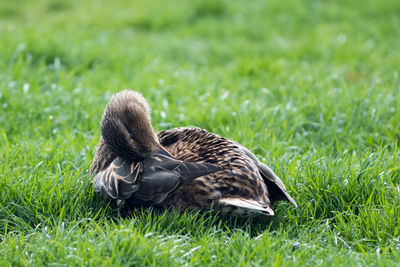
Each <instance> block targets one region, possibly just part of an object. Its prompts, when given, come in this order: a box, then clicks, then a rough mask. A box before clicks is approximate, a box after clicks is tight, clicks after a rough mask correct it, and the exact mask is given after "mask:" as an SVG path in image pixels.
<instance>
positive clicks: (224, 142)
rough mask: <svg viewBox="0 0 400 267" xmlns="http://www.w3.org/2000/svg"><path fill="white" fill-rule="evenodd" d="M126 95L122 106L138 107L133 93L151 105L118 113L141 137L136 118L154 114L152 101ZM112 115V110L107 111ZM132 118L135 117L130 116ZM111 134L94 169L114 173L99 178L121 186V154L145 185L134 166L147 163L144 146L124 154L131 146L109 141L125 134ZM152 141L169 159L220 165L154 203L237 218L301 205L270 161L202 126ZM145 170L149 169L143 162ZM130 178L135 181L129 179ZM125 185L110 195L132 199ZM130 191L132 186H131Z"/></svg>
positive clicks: (123, 169) (167, 133)
mask: <svg viewBox="0 0 400 267" xmlns="http://www.w3.org/2000/svg"><path fill="white" fill-rule="evenodd" d="M124 94H127V95H129V99H130V100H129V101H122V102H119V105H125V106H126V107H129V106H132V105H130V104H129V103H130V102H132V100H131V97H132V98H135V99H134V101H133V102H135V103H140V102H144V103H142V104H140V105H135V106H136V107H138V106H139V107H140V106H143V107H147V109H146V110H147V111H145V112H143V110H141V111H139V112H137V110H138V108H135V109H134V110H130V112H125V113H124V112H122V113H119V115H118V116H122V117H123V118H121V119H119V120H120V121H131V123H130V125H133V127H127V128H129V130H128V131H134V134H135V135H139V134H141V133H142V132H141V131H142V130H143V129H142V128H140V127H139V128H135V126H134V125H139V124H138V123H133V122H132V121H134V120H142V119H144V118H148V117H149V116H148V105H147V103H146V102H145V100H144V99H143V98H140V97H139V98H136V97H135V94H137V93H132V94H130V93H129V91H125V93H124ZM125 106H124V107H121V106H119V107H118V108H119V109H121V108H122V109H124V108H126V107H125ZM128 109H129V108H128ZM139 110H140V108H139ZM136 112H137V113H136ZM106 113H107V111H106V112H105V114H106ZM114 116H116V115H114ZM118 116H116V117H118ZM126 116H128V117H130V118H125V117H126ZM104 117H105V116H103V121H102V125H104ZM124 125H125V124H124ZM140 125H143V124H140ZM112 127H113V129H114V130H113V131H115V130H116V129H118V127H115V125H113V126H112ZM123 127H125V126H123ZM151 130H152V128H151ZM105 132H107V131H104V130H103V127H102V135H103V137H105V136H104V133H105ZM108 132H109V133H108V137H105V138H104V140H100V144H99V149H98V152H97V154H96V156H95V159H94V160H93V163H92V166H91V171H92V172H93V171H103V173H108V175H101V176H98V179H97V181H100V183H99V184H102V183H104V181H106V180H107V179H108V180H107V183H108V185H115V184H117V183H115V181H113V179H116V178H115V177H117V175H114V174H115V173H116V172H117V171H116V170H115V169H110V168H113V167H112V166H113V164H111V162H112V161H113V160H114V159H115V157H116V155H118V156H119V157H122V158H124V159H125V160H126V161H127V162H128V161H129V162H130V164H131V165H129V164H127V165H126V166H125V167H124V165H123V164H122V165H121V164H120V165H119V166H120V169H119V170H118V172H121V173H124V174H127V175H125V176H124V177H128V178H129V174H128V173H129V172H131V176H130V177H131V179H135V181H136V182H139V183H140V181H141V179H142V176H141V175H142V174H141V173H139V174H138V173H137V172H135V171H132V170H136V169H135V167H132V166H137V165H136V164H141V163H140V162H141V160H142V159H143V157H140V155H139V156H137V155H138V154H140V153H137V152H136V151H135V150H136V149H137V147H140V144H139V145H136V148H134V147H133V146H131V148H129V149H130V150H132V152H129V153H126V152H123V153H121V152H120V150H123V151H126V150H127V149H126V148H120V149H119V148H118V147H119V146H120V140H113V142H112V143H113V146H114V148H113V149H111V148H109V147H110V146H109V144H108V143H109V142H108V141H107V140H108V139H109V138H116V139H118V138H120V137H115V136H113V135H112V134H110V133H111V132H112V131H108ZM146 132H151V131H146ZM117 136H118V135H117ZM150 136H151V135H150ZM151 143H152V144H154V143H155V144H157V143H159V144H161V145H162V146H163V147H164V148H165V149H166V151H165V150H162V151H163V153H164V157H171V156H170V154H169V153H171V154H172V155H173V156H174V157H175V159H176V160H180V161H183V162H196V163H198V164H210V166H215V165H217V166H219V168H220V169H219V170H217V171H216V170H214V171H213V172H211V171H210V173H208V174H204V175H198V176H200V177H198V178H197V179H194V180H192V181H190V182H187V183H185V184H183V183H182V184H183V185H182V184H180V185H179V186H178V187H176V188H175V189H174V191H171V192H170V193H169V194H168V197H167V198H166V199H165V200H164V199H162V200H161V201H160V199H158V201H159V202H158V201H157V202H158V203H156V202H155V201H153V202H152V204H159V205H161V206H168V207H169V206H173V207H176V208H178V209H181V210H185V209H197V208H200V209H203V210H209V209H211V208H212V209H214V210H221V211H223V212H225V213H228V214H231V215H237V216H254V215H258V214H264V215H273V214H274V212H273V210H272V208H273V204H274V202H276V201H278V200H288V201H290V202H291V203H292V204H293V205H294V206H297V204H296V202H295V201H294V200H293V198H291V197H290V195H289V194H288V193H287V191H286V188H285V186H284V185H283V183H282V181H281V180H280V179H279V178H278V177H277V176H276V175H275V174H274V173H273V172H272V171H271V170H270V169H269V168H268V167H267V166H266V165H264V164H262V163H260V162H259V161H258V159H257V158H256V157H255V156H254V155H253V154H252V153H251V152H250V151H249V150H248V149H247V148H245V147H243V146H242V145H240V144H238V143H236V142H233V141H231V140H228V139H226V138H222V137H220V136H218V135H215V134H212V133H209V132H207V131H205V130H202V129H199V128H176V129H171V130H167V131H162V132H160V133H159V134H158V140H157V141H156V142H154V141H153V140H152V141H151ZM115 144H117V145H115ZM162 146H158V145H156V146H154V147H155V150H157V149H159V147H162ZM142 154H144V158H146V157H148V154H146V153H142ZM122 155H124V156H122ZM113 157H114V158H113ZM110 164H111V165H110ZM132 164H133V165H132ZM211 164H212V165H211ZM110 166H111V167H110ZM148 166H151V167H152V168H155V169H157V163H156V162H155V161H152V162H151V164H148ZM141 168H143V166H142V167H141ZM146 168H150V167H145V169H146ZM152 175H153V177H156V176H157V175H158V173H154V172H153V173H152ZM113 177H114V178H113ZM124 179H125V178H124ZM101 180H102V181H101ZM122 180H123V179H122ZM122 180H121V181H122ZM125 180H126V179H125ZM127 181H128V183H129V179H128V180H127ZM118 182H119V180H118ZM121 187H124V186H123V182H122V183H121V186H119V188H118V190H115V188H116V186H114V187H113V186H111V189H110V190H108V191H109V192H110V194H109V195H111V194H115V193H116V191H118V192H117V194H116V195H113V198H115V199H124V198H126V194H125V193H126V192H125V193H124V192H123V191H124V190H123V188H121ZM104 188H106V187H104ZM127 188H129V186H127ZM121 190H122V191H121ZM106 191H107V190H106ZM126 191H129V190H128V189H127V190H126ZM128 195H129V194H128ZM165 197H166V195H165ZM127 203H128V204H130V203H133V204H140V203H141V202H140V201H139V202H138V201H136V198H135V197H134V196H133V194H132V195H129V201H127Z"/></svg>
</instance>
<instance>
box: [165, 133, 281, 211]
mask: <svg viewBox="0 0 400 267" xmlns="http://www.w3.org/2000/svg"><path fill="white" fill-rule="evenodd" d="M158 137H159V139H160V143H161V144H162V145H163V146H164V147H165V148H166V149H167V150H168V151H169V152H170V153H171V154H172V155H174V156H175V157H176V158H177V159H179V160H183V161H192V162H209V163H213V164H217V165H219V166H220V167H222V168H223V170H222V171H218V172H216V173H214V174H211V175H206V176H202V177H199V178H197V179H195V180H193V181H191V182H189V183H187V184H185V185H184V186H182V187H181V188H180V189H178V190H177V191H175V192H174V193H173V194H172V195H171V196H170V197H169V198H168V199H167V200H166V201H165V202H164V205H171V206H175V207H177V208H180V209H194V208H202V209H210V208H211V206H213V209H216V210H223V211H224V212H227V213H229V214H234V215H239V216H249V215H250V216H251V215H253V214H260V213H261V214H267V215H273V211H272V209H271V199H272V200H274V199H273V198H271V196H270V193H269V192H268V188H267V184H268V183H266V182H265V177H263V175H262V172H261V171H260V167H259V166H258V164H257V162H258V160H257V159H256V158H255V157H254V155H253V154H251V152H249V151H248V150H247V149H245V148H244V147H242V146H241V145H239V144H237V143H235V142H233V141H231V140H228V139H226V138H222V137H220V136H218V135H216V134H212V133H209V132H207V131H205V130H202V129H199V128H175V129H171V130H167V131H162V132H160V133H159V134H158ZM267 168H268V167H267ZM268 170H269V169H268ZM278 179H279V178H278ZM279 182H280V183H282V182H281V181H280V180H279ZM275 186H276V185H275ZM282 186H283V184H282ZM283 188H284V186H283ZM273 189H274V188H273ZM274 190H275V189H274ZM284 190H286V189H284ZM281 199H283V198H281ZM276 200H279V199H276Z"/></svg>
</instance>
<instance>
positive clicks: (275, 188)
mask: <svg viewBox="0 0 400 267" xmlns="http://www.w3.org/2000/svg"><path fill="white" fill-rule="evenodd" d="M237 145H238V146H239V148H240V149H241V150H242V151H243V152H244V153H245V154H246V156H248V157H249V158H250V159H251V160H252V161H253V162H254V163H255V164H256V166H257V167H258V170H259V172H260V174H261V176H262V178H263V180H264V182H265V184H266V185H267V188H268V192H269V193H270V199H271V201H272V202H275V201H278V200H287V201H289V202H290V203H292V204H293V206H295V207H297V203H296V201H295V200H294V199H293V198H292V197H291V196H290V195H289V193H288V192H287V190H286V187H285V185H284V184H283V182H282V180H281V179H280V178H279V177H278V176H277V175H276V174H275V173H274V172H273V171H272V170H271V169H270V168H269V167H268V166H267V165H265V164H263V163H261V162H260V161H259V160H258V159H257V158H256V156H255V155H254V154H253V153H251V152H250V150H248V149H247V148H246V147H244V146H242V145H241V144H237Z"/></svg>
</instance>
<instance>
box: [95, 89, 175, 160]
mask: <svg viewBox="0 0 400 267" xmlns="http://www.w3.org/2000/svg"><path fill="white" fill-rule="evenodd" d="M101 134H102V136H103V138H104V141H105V143H106V144H107V145H108V147H109V148H110V149H111V151H113V152H114V153H115V154H116V155H118V156H119V157H121V158H123V159H126V160H128V161H141V160H143V159H144V158H145V157H147V156H149V155H151V154H153V153H159V151H160V150H162V151H164V150H165V149H163V148H162V147H161V145H160V143H159V141H158V138H157V136H156V134H155V133H154V130H153V126H152V125H151V120H150V107H149V105H148V103H147V101H146V100H145V99H144V97H143V96H142V95H141V94H140V93H137V92H134V91H129V90H124V91H121V92H119V93H117V94H115V95H114V96H113V97H112V98H111V100H110V102H109V103H108V104H107V106H106V109H105V111H104V114H103V118H102V121H101ZM164 153H165V152H164ZM166 153H168V152H166Z"/></svg>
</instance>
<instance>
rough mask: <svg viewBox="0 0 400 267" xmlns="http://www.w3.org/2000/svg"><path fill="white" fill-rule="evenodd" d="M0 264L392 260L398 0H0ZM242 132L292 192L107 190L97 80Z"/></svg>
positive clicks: (217, 128) (158, 111) (399, 113)
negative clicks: (208, 205) (130, 198)
mask: <svg viewBox="0 0 400 267" xmlns="http://www.w3.org/2000/svg"><path fill="white" fill-rule="evenodd" d="M0 36H1V37H0V38H1V42H0V266H11V265H12V266H25V265H36V266H38V265H42V264H46V265H90V266H98V265H104V266H110V265H111V266H112V265H113V266H119V265H157V266H158V265H160V266H167V265H169V266H171V265H189V266H196V265H205V264H207V265H211V266H215V265H226V266H228V265H239V266H247V265H250V266H257V265H264V264H265V263H267V264H268V265H274V266H279V265H297V266H304V265H310V266H314V265H316V266H325V265H345V266H348V265H357V266H359V265H371V266H372V265H374V266H375V265H376V264H380V265H388V266H392V265H398V266H399V262H400V252H399V251H400V186H399V183H400V151H399V148H398V140H399V138H400V123H399V121H400V109H399V107H400V85H399V71H400V52H399V41H400V4H399V1H397V0H387V1H380V0H376V1H345V0H343V1H311V0H309V1H295V0H293V1H289V2H287V1H275V0H271V1H217V0H215V1H211V0H210V1H201V0H197V1H169V2H166V1H144V0H143V1H140V2H137V1H134V2H132V1H123V0H119V1H103V3H101V2H100V1H95V0H90V1H78V0H71V1H61V0H53V1H50V0H42V1H33V0H30V1H29V0H26V1H22V0H21V1H1V2H0ZM124 88H132V89H135V90H137V91H140V92H142V93H143V94H144V95H145V97H146V98H147V99H148V100H149V102H150V104H151V106H152V118H153V124H154V127H155V129H157V130H163V129H168V128H171V127H178V126H193V125H194V126H198V127H202V128H206V129H208V130H209V131H212V132H215V133H218V134H220V135H222V136H224V137H227V138H230V139H233V140H235V141H238V142H240V143H242V144H243V145H245V146H247V147H249V148H250V149H251V150H252V151H253V152H254V153H255V154H256V155H257V156H258V157H259V158H260V159H261V160H262V161H263V162H267V164H268V165H269V166H270V167H271V168H272V169H273V170H275V171H276V173H277V174H278V175H279V176H280V177H281V178H282V180H283V181H284V183H285V184H286V186H287V188H288V190H289V191H290V193H291V195H292V196H293V197H294V198H295V199H296V201H297V203H298V204H299V207H298V208H297V209H295V208H293V207H291V206H290V205H289V204H288V203H280V204H279V205H278V208H277V212H276V216H275V217H274V218H273V219H271V220H266V221H259V220H253V221H247V220H234V219H229V218H220V217H218V216H215V215H211V214H208V213H204V214H202V213H197V212H188V213H185V214H183V215H181V214H179V213H178V212H176V211H156V210H152V209H147V210H138V211H137V212H135V213H134V214H132V215H131V216H126V215H125V213H124V211H123V210H121V209H118V208H116V207H113V206H110V205H109V203H108V202H107V201H106V200H104V199H102V198H101V197H99V196H97V195H96V194H95V193H94V192H93V191H92V189H91V187H90V180H91V177H90V175H89V173H88V168H89V166H90V163H91V160H92V158H93V156H94V153H95V150H96V145H97V142H98V140H99V136H100V129H99V121H100V118H101V115H102V111H103V109H104V107H105V104H106V103H107V101H108V100H109V99H110V96H111V95H112V94H113V93H115V92H117V91H119V90H122V89H124Z"/></svg>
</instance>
